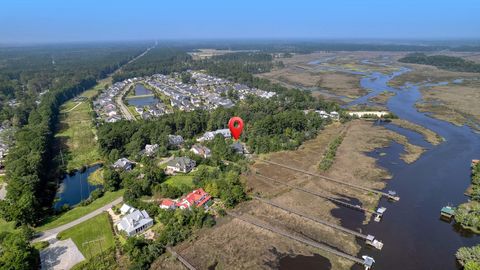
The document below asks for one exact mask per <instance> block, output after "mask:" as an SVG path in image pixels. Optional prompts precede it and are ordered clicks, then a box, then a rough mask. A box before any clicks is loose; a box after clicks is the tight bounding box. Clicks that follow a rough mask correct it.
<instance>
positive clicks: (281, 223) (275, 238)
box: [156, 120, 421, 269]
mask: <svg viewBox="0 0 480 270" xmlns="http://www.w3.org/2000/svg"><path fill="white" fill-rule="evenodd" d="M341 131H346V133H345V134H346V135H345V138H344V140H343V142H342V144H341V145H340V146H339V148H338V149H337V155H336V157H335V162H334V164H333V165H332V167H331V168H330V170H329V171H328V173H323V174H324V175H326V176H330V177H333V178H337V179H344V180H345V181H348V182H349V183H354V184H358V185H363V186H366V187H369V188H375V189H382V188H384V187H385V181H384V179H386V178H389V175H388V172H387V171H385V170H384V169H382V168H379V167H378V166H377V165H376V160H375V159H374V158H372V157H369V156H367V155H366V153H367V152H370V151H373V150H374V149H376V148H379V147H383V146H386V145H388V144H389V143H390V142H391V141H392V140H395V141H398V142H399V143H401V144H405V145H407V147H406V148H407V151H412V152H407V153H406V154H405V155H406V156H409V158H411V159H413V158H418V157H419V155H420V153H421V151H420V152H416V151H413V150H419V148H417V147H416V146H413V145H410V144H409V143H408V142H407V141H406V138H405V137H403V136H401V135H399V134H397V133H394V132H392V131H389V130H387V129H385V128H383V127H380V126H374V125H373V124H372V123H370V122H366V121H362V120H355V121H351V122H349V123H347V124H343V125H342V124H333V125H330V126H328V127H327V128H326V129H325V130H323V131H322V132H321V133H320V134H319V135H318V136H317V137H316V138H315V139H313V140H310V141H307V142H305V143H304V144H303V145H302V146H301V147H300V148H299V149H297V150H295V151H284V152H277V153H273V154H269V155H265V156H264V157H265V158H268V159H270V160H272V161H275V162H278V163H282V164H287V165H289V166H294V167H297V168H299V169H303V170H309V171H312V172H317V173H320V172H319V171H318V164H319V163H320V162H321V160H322V155H323V154H324V152H325V150H326V149H327V147H328V144H329V143H330V142H331V141H332V140H333V139H334V138H335V137H336V136H338V134H339V133H340V132H341ZM255 172H258V173H261V174H263V175H268V176H269V177H271V178H275V179H278V180H279V181H283V182H286V183H289V184H294V185H298V186H302V187H303V188H306V189H308V190H311V191H315V192H319V193H323V194H327V195H329V196H333V197H338V198H341V197H343V198H344V199H347V200H348V199H349V198H357V199H358V200H359V201H360V203H361V204H362V205H363V206H364V207H367V208H369V209H374V208H375V206H376V205H377V203H378V200H379V196H378V195H375V194H369V193H367V192H362V191H358V190H351V189H348V188H345V187H344V186H340V185H338V184H333V183H331V182H327V181H325V180H322V179H318V178H314V177H310V176H306V175H304V174H302V173H299V172H295V171H291V170H288V169H284V168H281V167H277V166H272V165H269V164H266V163H262V162H257V163H255V164H253V165H252V166H251V171H250V173H249V174H247V175H244V177H243V180H244V181H245V183H246V186H247V190H248V191H249V192H250V193H252V194H259V196H262V197H265V198H268V199H270V200H272V201H274V202H275V203H278V204H280V205H284V206H286V207H288V208H292V209H294V210H296V211H299V212H303V213H308V214H309V215H312V216H314V217H316V218H320V219H324V220H327V221H329V222H332V223H336V224H340V219H339V218H337V217H335V216H334V215H333V213H336V212H338V211H341V212H342V213H345V212H348V213H346V214H348V215H352V218H354V219H356V220H357V221H358V224H361V223H362V222H363V221H366V220H367V219H368V218H367V217H365V215H364V214H363V213H361V212H357V211H354V210H349V209H344V208H339V207H338V206H337V205H335V204H333V203H332V202H330V201H327V200H325V199H322V198H319V197H316V196H313V195H310V194H305V193H303V192H300V191H297V190H292V189H290V188H288V187H285V186H283V185H280V184H277V183H273V182H268V181H264V180H262V178H261V177H258V176H256V174H255ZM340 194H341V195H340ZM234 211H235V212H236V213H237V214H240V215H248V216H252V217H254V218H256V219H258V220H260V221H261V222H264V223H267V224H270V225H272V226H274V227H276V228H279V229H281V230H284V231H287V232H289V233H292V234H296V235H301V236H303V237H307V238H311V239H313V240H316V241H319V242H322V243H326V244H328V245H330V246H333V247H335V248H338V249H339V250H342V251H344V252H346V253H349V254H357V253H358V252H359V250H360V247H361V246H360V245H359V243H358V242H357V241H356V240H355V239H354V237H353V236H352V235H347V234H345V233H343V232H339V231H336V230H333V229H332V228H330V227H326V226H324V225H319V224H317V223H315V222H313V221H309V220H306V219H304V218H301V217H299V216H297V215H293V214H288V213H286V212H284V211H283V210H280V209H277V208H274V207H271V206H269V205H266V204H264V203H261V202H258V201H256V200H253V201H249V202H246V203H242V204H240V205H239V206H238V207H236V208H235V209H234ZM350 229H354V230H355V229H357V228H350ZM176 250H177V251H178V252H179V253H181V254H182V256H184V257H185V258H186V259H187V260H188V261H189V262H191V263H192V264H193V265H195V266H196V267H198V268H199V269H208V267H210V266H212V265H216V267H217V268H218V269H277V268H278V261H279V257H280V256H282V255H285V254H288V255H293V254H300V255H306V256H308V255H312V254H314V253H316V254H320V255H322V256H324V257H326V258H328V259H329V260H330V262H331V264H332V266H333V267H332V269H349V268H350V267H351V266H352V264H353V262H351V261H347V260H344V259H341V258H339V257H337V256H335V255H332V254H329V253H326V252H323V251H321V250H318V249H315V248H312V247H309V246H306V245H304V244H301V243H298V242H296V241H292V240H290V239H287V238H285V237H283V236H280V235H278V234H275V233H272V232H269V231H265V230H262V229H259V228H257V227H254V226H252V225H249V224H247V223H245V222H243V221H241V220H238V219H234V218H231V217H223V218H220V219H219V220H218V224H217V225H216V226H215V227H213V228H204V229H201V230H200V231H199V232H198V233H197V234H196V236H195V239H193V240H192V241H189V242H188V243H187V242H185V243H182V244H180V245H179V246H178V247H176ZM359 255H363V254H359ZM158 263H160V262H158ZM156 265H158V264H156ZM159 267H161V266H159Z"/></svg>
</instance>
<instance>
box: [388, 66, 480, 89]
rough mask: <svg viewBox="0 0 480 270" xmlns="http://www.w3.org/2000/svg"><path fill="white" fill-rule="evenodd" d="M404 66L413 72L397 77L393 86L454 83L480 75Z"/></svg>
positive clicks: (428, 67)
mask: <svg viewBox="0 0 480 270" xmlns="http://www.w3.org/2000/svg"><path fill="white" fill-rule="evenodd" d="M400 64H401V65H402V66H405V67H408V68H410V69H412V71H410V72H407V73H404V74H402V75H400V76H398V77H395V78H394V79H393V80H391V81H390V82H389V84H390V85H392V86H396V87H398V86H403V85H404V84H405V83H407V82H410V83H415V84H417V83H424V82H432V83H435V82H443V81H452V80H455V79H458V78H477V77H478V76H479V74H476V73H469V72H453V71H448V70H443V69H438V68H436V67H433V66H427V65H417V64H405V63H400Z"/></svg>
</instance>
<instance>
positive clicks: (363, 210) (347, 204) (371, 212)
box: [256, 173, 378, 215]
mask: <svg viewBox="0 0 480 270" xmlns="http://www.w3.org/2000/svg"><path fill="white" fill-rule="evenodd" d="M256 176H260V177H261V178H263V179H265V180H269V181H272V182H275V183H279V184H282V185H284V186H287V187H289V188H292V189H296V190H299V191H302V192H305V193H308V194H311V195H314V196H317V197H320V198H323V199H326V200H329V201H331V202H333V203H335V204H337V205H341V206H344V207H347V208H351V209H353V210H357V211H361V212H366V213H370V214H372V215H378V213H377V212H375V211H372V210H370V209H367V208H364V207H362V206H360V205H354V204H351V203H347V202H344V201H342V200H339V199H337V198H334V197H331V196H328V195H325V194H321V193H319V192H314V191H311V190H308V189H305V188H302V187H299V186H295V185H291V184H288V183H285V182H283V181H279V180H276V179H273V178H271V177H268V176H265V175H262V174H260V173H257V174H256Z"/></svg>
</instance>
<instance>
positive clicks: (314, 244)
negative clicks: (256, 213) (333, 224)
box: [227, 212, 364, 265]
mask: <svg viewBox="0 0 480 270" xmlns="http://www.w3.org/2000/svg"><path fill="white" fill-rule="evenodd" d="M227 214H228V215H230V216H232V217H235V218H237V219H240V220H242V221H244V222H246V223H248V224H251V225H254V226H256V227H259V228H262V229H264V230H267V231H270V232H273V233H276V234H279V235H281V236H283V237H286V238H289V239H292V240H295V241H298V242H300V243H303V244H305V245H309V246H312V247H315V248H318V249H321V250H323V251H326V252H329V253H332V254H334V255H337V256H340V257H342V258H344V259H347V260H350V261H353V262H355V263H358V264H361V265H364V260H363V259H360V258H357V257H355V256H353V255H350V254H347V253H345V252H343V251H340V250H337V249H335V248H332V247H330V246H327V245H325V244H323V243H320V242H317V241H314V240H311V239H307V238H305V237H303V236H298V235H293V234H291V233H288V232H285V231H283V230H280V229H278V228H275V227H273V226H271V225H268V224H265V223H263V222H260V221H258V220H256V219H254V218H252V217H246V216H240V215H237V214H235V213H232V212H227Z"/></svg>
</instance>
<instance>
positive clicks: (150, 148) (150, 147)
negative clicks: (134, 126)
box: [145, 144, 158, 157]
mask: <svg viewBox="0 0 480 270" xmlns="http://www.w3.org/2000/svg"><path fill="white" fill-rule="evenodd" d="M157 150H158V144H147V145H145V155H146V156H149V157H150V156H153V155H154V154H155V153H156V152H157Z"/></svg>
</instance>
